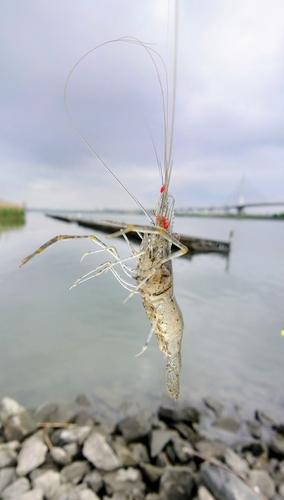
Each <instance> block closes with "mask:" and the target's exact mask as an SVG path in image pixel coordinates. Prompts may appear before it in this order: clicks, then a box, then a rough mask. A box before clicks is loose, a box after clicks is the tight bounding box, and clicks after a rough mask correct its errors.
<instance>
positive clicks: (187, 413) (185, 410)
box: [158, 406, 200, 423]
mask: <svg viewBox="0 0 284 500" xmlns="http://www.w3.org/2000/svg"><path fill="white" fill-rule="evenodd" d="M158 416H159V418H160V419H161V420H165V421H166V422H189V423H198V422H199V420H200V412H199V410H197V409H196V408H194V407H193V406H184V407H182V408H177V407H175V408H172V407H167V406H160V408H159V410H158Z"/></svg>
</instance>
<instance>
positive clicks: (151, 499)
mask: <svg viewBox="0 0 284 500" xmlns="http://www.w3.org/2000/svg"><path fill="white" fill-rule="evenodd" d="M160 498H161V497H160V495H159V494H158V493H148V495H146V496H145V500H160Z"/></svg>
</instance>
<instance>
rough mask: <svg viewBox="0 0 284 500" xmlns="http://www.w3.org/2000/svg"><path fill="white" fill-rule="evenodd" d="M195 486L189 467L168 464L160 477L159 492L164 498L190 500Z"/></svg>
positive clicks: (168, 499)
mask: <svg viewBox="0 0 284 500" xmlns="http://www.w3.org/2000/svg"><path fill="white" fill-rule="evenodd" d="M193 486H194V480H193V476H192V471H191V470H190V468H189V467H183V466H178V467H172V466H168V467H166V468H165V470H164V473H163V475H162V477H161V479H160V490H159V494H160V496H161V497H162V499H163V500H188V499H189V498H191V492H192V489H193Z"/></svg>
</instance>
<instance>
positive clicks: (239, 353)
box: [0, 213, 284, 417]
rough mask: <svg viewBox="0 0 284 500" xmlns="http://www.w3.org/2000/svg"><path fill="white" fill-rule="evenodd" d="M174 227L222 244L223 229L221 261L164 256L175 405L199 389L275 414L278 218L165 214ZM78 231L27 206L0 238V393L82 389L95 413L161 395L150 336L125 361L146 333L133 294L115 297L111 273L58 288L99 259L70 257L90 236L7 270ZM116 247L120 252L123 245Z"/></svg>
mask: <svg viewBox="0 0 284 500" xmlns="http://www.w3.org/2000/svg"><path fill="white" fill-rule="evenodd" d="M96 217H97V220H99V218H100V216H98V215H97V216H96ZM111 217H112V218H114V217H113V216H111ZM122 217H123V220H126V217H125V216H118V217H116V219H117V220H121V218H122ZM102 218H103V217H102ZM107 218H109V215H108V217H107ZM135 221H136V222H139V221H141V222H142V221H143V222H145V221H144V218H143V217H142V216H141V217H139V216H138V217H137V216H135ZM175 229H176V231H179V232H180V233H182V234H188V235H192V236H203V237H208V238H214V239H224V240H227V239H228V235H229V231H230V230H234V240H233V246H232V251H231V255H230V260H229V262H228V261H227V260H226V259H225V258H223V257H220V256H218V255H197V256H195V257H193V258H192V259H188V258H180V259H177V260H176V261H175V262H174V274H175V290H176V296H177V299H178V301H179V304H180V306H181V309H182V311H183V314H184V321H185V331H184V338H183V345H182V357H183V367H182V375H181V400H182V401H183V400H186V401H188V400H190V401H192V400H193V401H196V400H199V399H201V398H202V397H203V396H206V395H209V394H210V395H211V396H215V397H217V398H220V399H222V400H223V401H224V402H232V401H235V402H237V403H239V404H241V405H243V406H245V407H247V408H248V409H251V410H252V409H255V408H260V409H263V410H265V411H268V412H269V413H270V414H273V415H276V416H278V417H279V416H281V414H282V415H283V409H284V363H283V356H284V338H283V337H281V335H280V331H281V329H282V328H283V327H284V224H283V222H271V221H251V220H246V221H242V220H230V219H225V220H220V219H201V218H193V217H191V218H176V222H175ZM89 232H90V230H88V229H84V228H79V227H78V226H76V225H73V224H72V225H69V224H66V223H63V222H59V221H55V220H52V219H48V218H46V217H44V216H43V215H42V214H40V213H28V214H27V224H26V226H25V227H24V228H22V229H19V230H13V231H7V232H2V233H1V234H0V257H1V259H0V262H1V265H0V319H1V329H0V380H1V384H0V397H3V396H4V395H9V396H11V397H14V398H16V399H17V400H18V401H19V402H21V403H22V404H25V405H36V404H39V403H42V402H43V401H44V400H47V399H49V400H55V399H65V400H73V399H74V397H75V396H76V395H77V394H78V393H79V392H86V393H87V394H89V395H90V396H94V397H96V398H98V399H99V400H100V401H101V405H102V407H104V408H108V407H109V408H112V407H115V406H117V407H118V406H119V405H120V403H121V402H122V401H126V400H135V401H138V402H139V403H140V404H141V405H144V406H145V405H146V406H147V405H151V404H154V403H156V402H158V401H161V400H162V399H163V400H167V398H168V397H167V395H166V390H165V385H164V365H165V361H164V359H163V355H162V354H161V353H160V351H159V349H158V346H157V342H156V339H155V338H153V339H152V341H151V343H150V345H149V348H148V349H147V351H146V352H145V353H144V354H143V355H142V356H140V357H138V358H135V357H134V356H135V354H137V353H138V352H140V350H141V348H142V346H143V344H144V342H145V339H146V337H147V335H148V333H149V329H150V327H149V323H148V320H147V317H146V314H145V312H144V310H143V307H142V305H141V299H140V297H139V296H135V297H133V298H132V299H131V300H129V301H128V302H126V303H125V304H123V300H124V299H125V297H126V296H127V291H126V290H125V289H123V288H121V286H120V285H119V284H118V282H117V281H116V280H114V278H113V276H112V275H111V274H110V275H103V276H100V277H97V278H96V279H92V280H90V281H88V282H87V283H84V284H82V285H80V286H78V287H77V288H75V289H73V290H71V291H69V290H68V288H69V287H70V286H71V285H72V284H73V282H74V281H75V280H76V279H77V278H78V277H80V276H82V275H83V274H85V273H87V272H88V271H90V270H91V269H94V268H95V267H96V265H98V264H100V263H102V262H104V260H106V258H105V255H104V254H96V255H92V256H88V257H86V258H85V260H84V261H83V262H82V263H80V257H81V255H82V254H83V253H84V252H85V251H88V250H96V249H97V248H96V247H95V245H94V243H92V242H91V241H88V240H82V241H75V242H60V243H58V244H57V245H55V246H53V247H51V248H50V249H49V250H47V251H46V252H44V253H43V254H42V255H41V256H37V257H36V258H35V259H33V260H32V261H31V262H29V263H28V264H27V265H26V266H25V267H24V268H22V269H18V264H19V262H20V260H21V259H22V258H23V257H24V256H26V255H27V254H29V253H31V251H33V250H35V249H36V248H37V247H38V246H40V245H41V244H43V243H44V242H45V241H47V240H48V239H50V238H51V237H53V236H55V235H57V234H89ZM97 234H98V236H99V237H100V238H102V239H104V235H103V234H101V235H100V234H99V233H97ZM115 243H116V245H117V248H118V250H119V252H120V253H121V255H127V253H128V250H127V248H126V246H125V244H124V242H123V241H120V240H116V241H115Z"/></svg>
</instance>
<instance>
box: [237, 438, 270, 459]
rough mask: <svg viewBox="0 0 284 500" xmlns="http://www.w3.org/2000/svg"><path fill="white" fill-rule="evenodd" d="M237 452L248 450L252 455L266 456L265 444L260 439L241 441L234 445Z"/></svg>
mask: <svg viewBox="0 0 284 500" xmlns="http://www.w3.org/2000/svg"><path fill="white" fill-rule="evenodd" d="M234 448H235V450H236V452H237V453H247V452H250V453H252V455H253V456H254V457H259V456H260V455H265V456H267V452H268V450H267V445H266V444H265V443H263V442H261V441H243V442H239V443H237V444H236V445H235V446H234Z"/></svg>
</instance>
